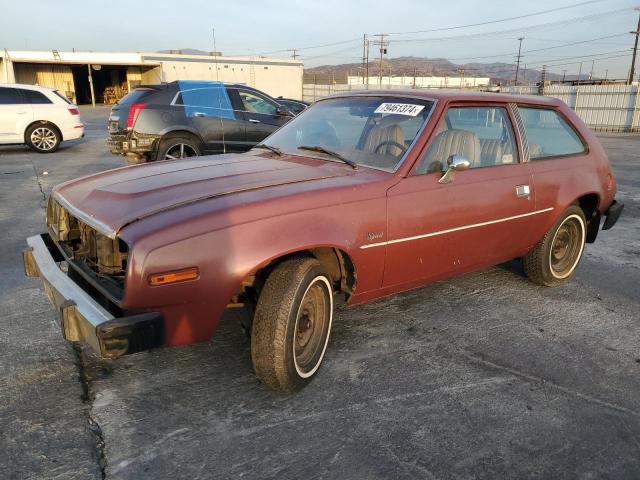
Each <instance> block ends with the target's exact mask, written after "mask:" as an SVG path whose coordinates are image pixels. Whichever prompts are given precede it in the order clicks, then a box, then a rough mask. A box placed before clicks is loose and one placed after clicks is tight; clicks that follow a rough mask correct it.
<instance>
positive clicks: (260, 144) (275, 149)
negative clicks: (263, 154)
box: [253, 143, 284, 157]
mask: <svg viewBox="0 0 640 480" xmlns="http://www.w3.org/2000/svg"><path fill="white" fill-rule="evenodd" d="M253 148H264V149H266V150H271V151H272V152H273V153H275V154H276V155H278V156H280V157H281V156H282V155H284V154H283V153H282V150H280V149H279V148H278V147H274V146H273V145H267V144H266V143H259V144H257V145H254V146H253Z"/></svg>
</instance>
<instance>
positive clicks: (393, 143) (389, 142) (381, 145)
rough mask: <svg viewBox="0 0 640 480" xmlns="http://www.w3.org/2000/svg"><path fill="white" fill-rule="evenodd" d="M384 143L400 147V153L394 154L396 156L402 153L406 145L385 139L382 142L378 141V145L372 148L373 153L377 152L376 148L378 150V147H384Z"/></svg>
mask: <svg viewBox="0 0 640 480" xmlns="http://www.w3.org/2000/svg"><path fill="white" fill-rule="evenodd" d="M385 145H392V146H394V147H398V148H399V149H400V154H398V155H396V156H397V157H399V156H401V155H403V154H404V152H406V151H407V147H405V146H404V145H402V144H401V143H399V142H395V141H393V140H385V141H384V142H380V144H378V146H377V147H376V148H374V149H373V153H378V150H380V148H381V147H384V146H385Z"/></svg>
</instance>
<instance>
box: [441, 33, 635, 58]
mask: <svg viewBox="0 0 640 480" xmlns="http://www.w3.org/2000/svg"><path fill="white" fill-rule="evenodd" d="M621 35H628V34H627V33H621V34H615V35H608V36H605V37H598V38H592V39H589V40H581V41H578V42H571V43H565V44H563V45H556V46H554V47H545V48H536V49H533V50H525V51H524V52H521V56H526V55H528V54H530V53H534V52H543V51H546V50H553V49H556V48H563V47H569V46H573V45H580V44H583V43H591V42H596V41H598V40H601V39H604V38H612V37H619V36H621ZM522 38H524V37H522ZM527 38H528V37H527ZM518 40H520V39H519V38H518ZM511 55H513V52H505V53H498V54H494V55H482V56H477V57H457V58H448V59H447V60H449V61H451V62H453V61H457V60H480V59H485V58H499V57H507V56H511Z"/></svg>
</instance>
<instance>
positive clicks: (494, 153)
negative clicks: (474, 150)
mask: <svg viewBox="0 0 640 480" xmlns="http://www.w3.org/2000/svg"><path fill="white" fill-rule="evenodd" d="M480 150H481V152H480V162H481V163H482V166H483V167H488V166H491V165H500V164H502V154H503V153H504V152H503V149H502V142H501V141H500V140H492V139H489V138H481V139H480Z"/></svg>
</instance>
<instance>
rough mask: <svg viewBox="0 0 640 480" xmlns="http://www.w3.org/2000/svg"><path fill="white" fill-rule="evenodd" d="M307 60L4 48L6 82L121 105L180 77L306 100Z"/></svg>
mask: <svg viewBox="0 0 640 480" xmlns="http://www.w3.org/2000/svg"><path fill="white" fill-rule="evenodd" d="M302 75H303V66H302V62H301V61H296V60H291V59H271V58H264V57H225V56H222V55H220V54H217V53H215V52H212V53H211V54H200V55H184V54H181V53H158V52H156V53H150V52H146V53H140V52H136V53H126V52H75V51H74V52H62V51H60V52H59V51H57V50H51V51H14V50H4V51H1V52H0V83H26V84H32V85H41V86H45V87H51V88H56V89H57V90H59V91H60V92H61V93H63V94H64V95H66V96H67V97H68V98H69V99H70V100H72V101H73V102H75V103H78V104H90V103H106V104H110V103H115V102H116V101H117V100H118V99H119V98H122V97H123V96H124V95H126V94H127V93H128V92H129V91H131V89H132V88H135V87H136V86H137V85H140V84H153V83H160V82H172V81H174V80H220V81H223V82H233V83H244V84H246V85H249V86H252V87H255V88H257V89H259V90H262V91H264V92H266V93H268V94H269V95H271V96H274V97H277V96H280V95H282V96H283V97H289V98H296V99H302Z"/></svg>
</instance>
